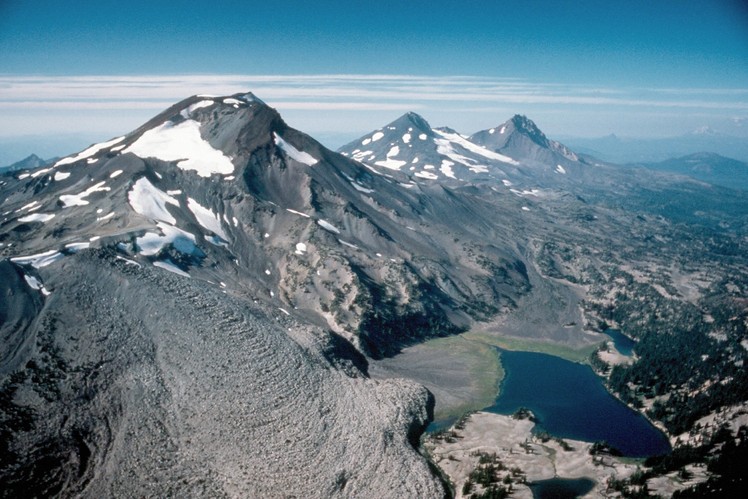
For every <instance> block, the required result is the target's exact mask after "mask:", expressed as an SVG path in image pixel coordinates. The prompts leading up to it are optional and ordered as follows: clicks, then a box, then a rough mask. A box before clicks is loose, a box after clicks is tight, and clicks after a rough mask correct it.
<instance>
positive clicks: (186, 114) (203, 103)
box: [179, 100, 215, 119]
mask: <svg viewBox="0 0 748 499" xmlns="http://www.w3.org/2000/svg"><path fill="white" fill-rule="evenodd" d="M213 104H215V102H213V101H212V100H201V101H200V102H195V103H194V104H192V105H190V106H188V107H186V108H184V109H182V111H181V112H180V113H179V114H181V115H182V118H184V119H189V118H190V116H192V113H193V111H196V110H198V109H201V108H204V107H209V106H212V105H213Z"/></svg>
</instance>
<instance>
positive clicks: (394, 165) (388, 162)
mask: <svg viewBox="0 0 748 499" xmlns="http://www.w3.org/2000/svg"><path fill="white" fill-rule="evenodd" d="M398 154H400V148H399V147H398V146H392V147H391V148H390V150H389V151H388V152H387V159H385V160H384V161H377V162H376V163H374V164H375V165H377V166H383V167H385V168H389V169H390V170H399V169H400V168H401V167H402V166H403V165H404V164H405V163H406V161H400V160H396V159H392V157H393V156H397V155H398Z"/></svg>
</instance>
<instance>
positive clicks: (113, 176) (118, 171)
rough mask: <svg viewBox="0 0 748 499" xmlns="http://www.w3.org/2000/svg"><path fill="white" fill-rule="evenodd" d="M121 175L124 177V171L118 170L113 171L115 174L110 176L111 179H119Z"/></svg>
mask: <svg viewBox="0 0 748 499" xmlns="http://www.w3.org/2000/svg"><path fill="white" fill-rule="evenodd" d="M120 175H122V170H116V171H113V172H112V173H111V174H110V175H109V178H117V177H119V176H120Z"/></svg>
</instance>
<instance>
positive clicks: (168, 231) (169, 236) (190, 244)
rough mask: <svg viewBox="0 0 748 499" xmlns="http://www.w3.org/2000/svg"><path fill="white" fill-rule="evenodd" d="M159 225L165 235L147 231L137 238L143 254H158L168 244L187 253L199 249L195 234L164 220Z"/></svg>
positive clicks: (136, 241)
mask: <svg viewBox="0 0 748 499" xmlns="http://www.w3.org/2000/svg"><path fill="white" fill-rule="evenodd" d="M157 225H158V227H159V229H161V232H163V235H161V234H156V233H153V232H146V233H145V234H144V235H143V236H141V237H139V238H137V239H136V240H135V243H136V244H137V246H138V248H140V253H142V254H143V255H146V256H151V255H156V254H158V252H159V251H161V249H162V248H164V247H165V246H166V245H167V244H172V245H173V246H174V249H176V250H177V251H179V252H180V253H184V254H185V255H191V254H193V253H194V252H195V250H197V246H196V244H195V236H194V235H192V234H190V233H189V232H185V231H183V230H182V229H178V228H177V227H174V226H173V225H169V224H166V223H164V222H158V223H157Z"/></svg>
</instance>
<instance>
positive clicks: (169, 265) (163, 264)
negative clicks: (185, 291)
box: [153, 258, 190, 277]
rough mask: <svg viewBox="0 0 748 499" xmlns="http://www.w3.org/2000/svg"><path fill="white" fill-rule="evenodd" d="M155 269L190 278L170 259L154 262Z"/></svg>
mask: <svg viewBox="0 0 748 499" xmlns="http://www.w3.org/2000/svg"><path fill="white" fill-rule="evenodd" d="M153 265H154V267H159V268H162V269H164V270H168V271H169V272H173V273H175V274H177V275H181V276H182V277H190V274H188V273H187V272H185V271H184V270H182V269H180V268H179V267H177V266H176V265H174V262H172V261H171V260H169V259H168V258H167V259H166V260H163V261H158V262H153Z"/></svg>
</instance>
